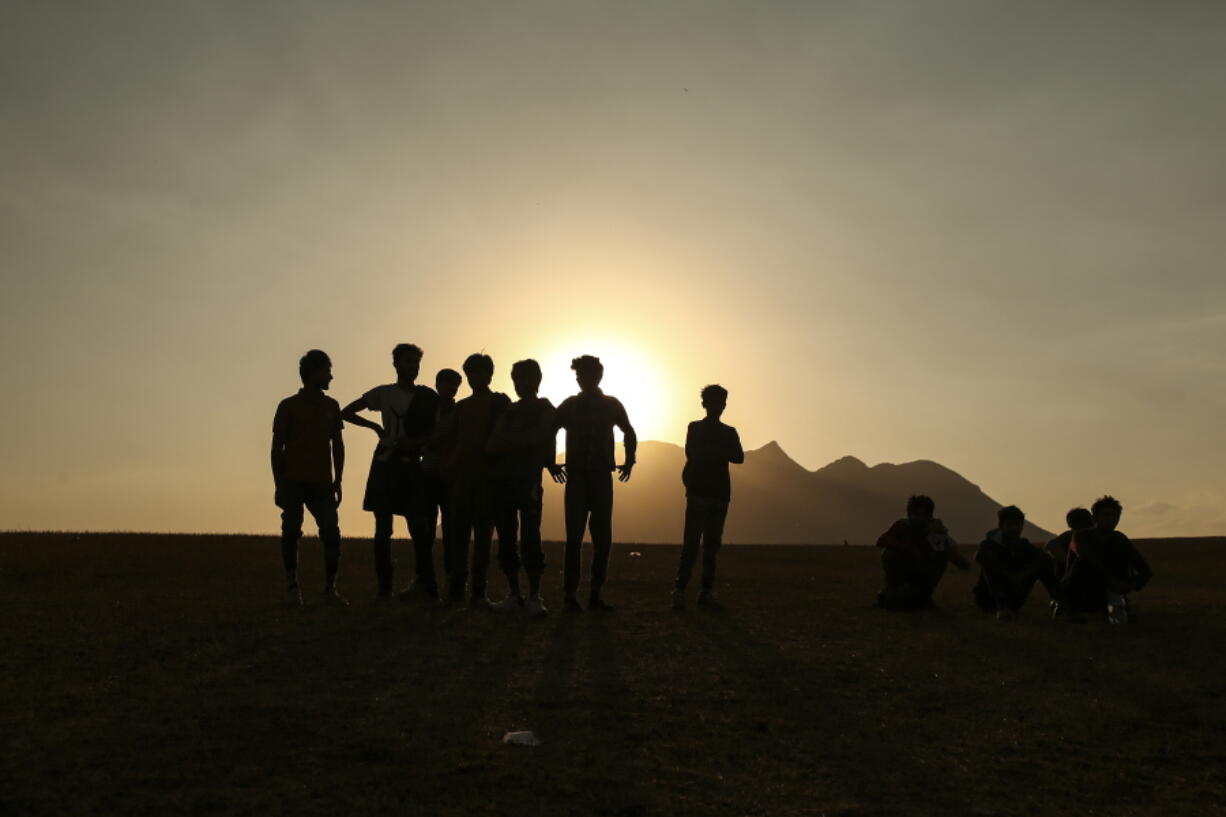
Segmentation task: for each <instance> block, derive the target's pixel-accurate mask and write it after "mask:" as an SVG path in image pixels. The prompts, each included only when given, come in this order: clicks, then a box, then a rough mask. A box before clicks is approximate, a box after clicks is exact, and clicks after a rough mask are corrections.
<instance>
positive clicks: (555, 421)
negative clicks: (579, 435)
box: [548, 397, 570, 483]
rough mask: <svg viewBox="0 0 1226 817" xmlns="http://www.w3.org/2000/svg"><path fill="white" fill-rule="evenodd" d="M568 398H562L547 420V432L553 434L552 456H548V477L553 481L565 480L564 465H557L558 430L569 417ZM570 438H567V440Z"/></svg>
mask: <svg viewBox="0 0 1226 817" xmlns="http://www.w3.org/2000/svg"><path fill="white" fill-rule="evenodd" d="M569 408H570V398H569V397H568V398H566V399H565V400H563V401H562V402H561V403H560V404H559V405H558V407H557V408H556V409H554V411H553V415H552V416H551V417H550V420H549V433H550V434H552V435H553V456H552V457H551V458H550V465H549V466H548V469H549V477H550V479H552V480H553V481H554V482H557V483H564V482H566V466H564V465H558V432H559V431H561V430H562V429H563V428H565V427H566V423H567V418H568V417H569ZM569 441H570V438H569V437H568V438H567V442H569Z"/></svg>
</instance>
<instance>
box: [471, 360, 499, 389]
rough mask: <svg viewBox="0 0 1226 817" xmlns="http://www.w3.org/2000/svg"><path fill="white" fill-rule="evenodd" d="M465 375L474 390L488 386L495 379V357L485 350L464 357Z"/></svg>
mask: <svg viewBox="0 0 1226 817" xmlns="http://www.w3.org/2000/svg"><path fill="white" fill-rule="evenodd" d="M464 376H465V377H466V378H468V387H469V388H470V389H472V390H473V391H477V390H478V389H484V388H488V387H489V385H490V381H491V380H493V379H494V359H493V358H492V357H490V356H489V355H487V354H485V353H484V352H477V353H476V354H472V355H469V356H468V357H466V358H464Z"/></svg>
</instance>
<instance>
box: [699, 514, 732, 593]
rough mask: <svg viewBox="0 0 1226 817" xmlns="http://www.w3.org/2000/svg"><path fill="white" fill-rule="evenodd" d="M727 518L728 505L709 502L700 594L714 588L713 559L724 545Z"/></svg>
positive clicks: (704, 535)
mask: <svg viewBox="0 0 1226 817" xmlns="http://www.w3.org/2000/svg"><path fill="white" fill-rule="evenodd" d="M727 517H728V503H727V502H719V501H717V500H712V501H711V511H710V513H708V514H707V520H706V525H705V526H704V528H703V534H702V592H703V593H710V592H711V591H712V590H713V589H714V587H715V557H716V556H717V555H719V549H720V547H721V546H722V545H723V543H724V520H725V519H727Z"/></svg>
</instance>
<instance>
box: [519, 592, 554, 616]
mask: <svg viewBox="0 0 1226 817" xmlns="http://www.w3.org/2000/svg"><path fill="white" fill-rule="evenodd" d="M524 612H525V613H527V614H528V615H529V616H531V617H532V618H540V617H541V616H547V615H549V608H547V607H546V606H545V602H544V601H542V600H541V597H540V596H529V597H528V598H527V600H526V601H525V602H524Z"/></svg>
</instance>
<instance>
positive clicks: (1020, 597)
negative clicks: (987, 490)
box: [972, 505, 1060, 619]
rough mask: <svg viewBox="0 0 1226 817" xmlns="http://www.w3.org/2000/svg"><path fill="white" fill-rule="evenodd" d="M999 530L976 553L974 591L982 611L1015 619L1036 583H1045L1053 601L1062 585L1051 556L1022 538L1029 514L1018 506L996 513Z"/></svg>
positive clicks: (998, 617)
mask: <svg viewBox="0 0 1226 817" xmlns="http://www.w3.org/2000/svg"><path fill="white" fill-rule="evenodd" d="M996 520H997V524H998V527H997V528H996V530H992V531H988V535H987V537H985V538H984V540H983V542H981V543H980V545H979V550H978V551H976V553H975V561H976V562H978V563H979V567H980V572H979V581H978V583H976V585H975V589H974V590H973V591H972V592H973V594H974V596H975V604H977V605H979V609H981V610H983V611H985V612H988V613H993V612H994V613H996V618H997V619H1006V618H1010V617H1012V616H1013V614H1014V613H1016V612H1017V611H1018V610H1019V609H1021V607H1022V605H1023V604H1025V603H1026V599H1027V598H1028V597H1029V596H1030V591H1031V589H1033V588H1034V583H1035V582H1036V581H1039V582H1042V583H1043V587H1044V588H1046V589H1047V592H1048V594H1049V595H1050V596H1051V597H1052V599H1056V598H1057V597H1058V596H1059V593H1060V585H1059V582H1058V581H1057V580H1056V573H1055V569H1054V565H1053V563H1052V558H1051V556H1048V555H1047V554H1046V553H1044V552H1043V551H1041V550H1039V549H1038V548H1037V547H1035V546H1034V545H1032V544H1030V540H1029V539H1026V538H1025V537H1024V536H1022V527H1023V526H1024V525H1025V524H1026V514H1024V513H1022V509H1021V508H1019V507H1017V506H1016V505H1009V506H1008V507H1006V508H1001V509H1000V510H999V511H997V512H996Z"/></svg>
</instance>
